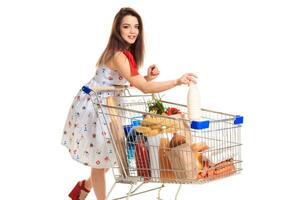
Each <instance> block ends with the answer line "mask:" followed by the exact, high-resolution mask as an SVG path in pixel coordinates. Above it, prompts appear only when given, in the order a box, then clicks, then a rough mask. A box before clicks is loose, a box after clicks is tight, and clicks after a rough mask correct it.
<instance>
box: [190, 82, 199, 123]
mask: <svg viewBox="0 0 300 200" xmlns="http://www.w3.org/2000/svg"><path fill="white" fill-rule="evenodd" d="M200 103H201V102H200V91H199V89H198V87H197V85H196V84H194V83H191V84H190V87H189V91H188V95H187V109H188V110H187V111H188V117H189V119H190V120H193V121H200V120H201V106H200V105H201V104H200Z"/></svg>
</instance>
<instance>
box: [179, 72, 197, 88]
mask: <svg viewBox="0 0 300 200" xmlns="http://www.w3.org/2000/svg"><path fill="white" fill-rule="evenodd" d="M197 78H198V77H197V75H196V74H194V73H186V74H184V75H182V76H181V77H180V78H178V79H177V80H176V85H177V86H178V85H182V84H185V85H190V84H191V83H194V84H197V80H196V79H197Z"/></svg>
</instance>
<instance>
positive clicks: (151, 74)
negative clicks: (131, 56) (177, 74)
mask: <svg viewBox="0 0 300 200" xmlns="http://www.w3.org/2000/svg"><path fill="white" fill-rule="evenodd" d="M159 73H160V72H159V70H158V67H157V66H156V65H155V64H154V65H150V66H149V67H148V71H147V79H148V81H152V80H154V79H156V78H157V76H158V75H159Z"/></svg>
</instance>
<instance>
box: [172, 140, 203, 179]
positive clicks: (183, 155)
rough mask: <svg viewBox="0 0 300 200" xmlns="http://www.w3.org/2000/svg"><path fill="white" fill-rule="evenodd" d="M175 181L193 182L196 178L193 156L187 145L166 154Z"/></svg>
mask: <svg viewBox="0 0 300 200" xmlns="http://www.w3.org/2000/svg"><path fill="white" fill-rule="evenodd" d="M166 154H167V157H168V159H169V161H170V164H171V167H172V170H173V171H174V172H175V175H176V178H177V179H189V180H194V179H196V178H197V170H198V169H197V165H196V162H195V156H194V154H193V152H192V150H191V147H190V145H189V144H187V143H184V144H181V145H179V146H177V147H174V148H171V150H170V151H168V152H166Z"/></svg>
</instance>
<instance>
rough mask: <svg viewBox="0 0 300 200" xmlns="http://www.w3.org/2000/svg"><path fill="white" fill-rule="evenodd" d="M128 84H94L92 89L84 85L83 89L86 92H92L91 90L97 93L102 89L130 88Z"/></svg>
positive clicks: (119, 89)
mask: <svg viewBox="0 0 300 200" xmlns="http://www.w3.org/2000/svg"><path fill="white" fill-rule="evenodd" d="M128 88H129V86H127V85H113V86H94V87H93V88H92V89H91V88H89V87H88V86H83V87H82V88H81V89H82V91H83V92H85V93H86V94H90V92H91V91H93V92H95V93H97V92H102V91H122V90H126V89H128Z"/></svg>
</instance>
